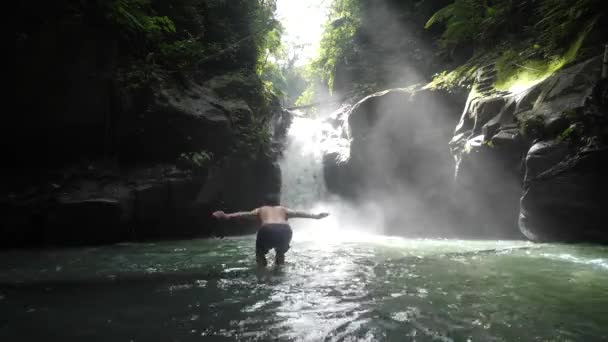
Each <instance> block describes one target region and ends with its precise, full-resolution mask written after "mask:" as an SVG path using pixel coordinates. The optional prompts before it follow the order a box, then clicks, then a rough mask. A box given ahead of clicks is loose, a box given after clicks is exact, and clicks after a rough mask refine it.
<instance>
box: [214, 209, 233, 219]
mask: <svg viewBox="0 0 608 342" xmlns="http://www.w3.org/2000/svg"><path fill="white" fill-rule="evenodd" d="M211 215H213V217H215V218H216V219H218V220H227V219H228V218H229V217H228V215H227V214H226V213H225V212H223V211H221V210H218V211H216V212H214V213H213V214H211Z"/></svg>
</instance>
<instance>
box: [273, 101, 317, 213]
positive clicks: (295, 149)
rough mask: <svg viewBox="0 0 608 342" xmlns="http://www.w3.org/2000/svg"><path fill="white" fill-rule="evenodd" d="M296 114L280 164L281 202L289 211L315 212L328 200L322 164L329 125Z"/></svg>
mask: <svg viewBox="0 0 608 342" xmlns="http://www.w3.org/2000/svg"><path fill="white" fill-rule="evenodd" d="M294 114H296V115H294V118H293V120H292V123H291V126H290V127H289V130H288V132H287V143H286V146H285V152H284V153H283V158H282V160H281V161H280V166H281V174H282V185H281V198H282V202H283V204H284V205H287V206H289V207H294V208H295V207H297V208H301V209H311V208H312V207H313V206H314V205H315V204H316V203H318V202H319V201H321V200H323V199H326V198H327V189H326V187H325V181H324V179H323V161H322V159H323V156H322V150H323V149H322V144H323V142H324V140H325V136H324V132H325V129H326V127H325V126H326V125H325V124H324V123H323V121H321V120H319V119H313V118H306V117H302V116H299V115H298V114H299V113H294Z"/></svg>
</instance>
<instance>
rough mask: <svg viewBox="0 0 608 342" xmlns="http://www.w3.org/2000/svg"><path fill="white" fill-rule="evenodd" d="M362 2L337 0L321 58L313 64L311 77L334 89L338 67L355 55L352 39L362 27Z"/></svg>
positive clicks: (334, 3)
mask: <svg viewBox="0 0 608 342" xmlns="http://www.w3.org/2000/svg"><path fill="white" fill-rule="evenodd" d="M361 7H362V3H361V1H360V0H336V1H334V2H333V3H332V5H331V7H330V9H329V18H328V23H327V24H326V25H325V29H324V31H323V36H322V37H321V43H320V49H319V51H320V53H319V57H318V58H317V59H315V61H313V63H312V70H313V73H312V75H311V76H313V77H314V78H318V79H320V80H321V81H323V82H325V83H326V84H327V85H328V87H329V91H330V92H331V90H332V89H333V86H334V80H335V74H336V66H337V65H338V64H339V63H340V62H342V61H343V60H344V59H348V58H350V57H352V56H353V55H354V54H355V51H354V50H353V44H352V39H353V37H354V35H355V33H356V32H357V29H358V28H359V25H360V17H361Z"/></svg>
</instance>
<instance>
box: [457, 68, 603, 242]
mask: <svg viewBox="0 0 608 342" xmlns="http://www.w3.org/2000/svg"><path fill="white" fill-rule="evenodd" d="M600 67H601V60H600V58H592V59H589V60H586V61H583V62H581V63H578V64H575V65H573V66H571V67H569V68H567V69H565V70H563V71H560V72H557V73H555V74H554V75H552V76H550V77H548V78H547V79H545V80H543V81H542V82H540V83H538V84H536V85H533V86H532V87H530V88H528V89H526V90H524V91H523V92H520V93H504V92H498V91H495V90H492V89H490V90H488V91H486V92H485V93H479V92H476V91H473V92H471V94H470V95H469V99H468V100H467V104H466V106H465V110H464V112H463V114H462V116H461V119H460V122H459V123H458V125H457V126H456V129H455V132H454V136H453V138H452V140H451V142H450V149H451V151H452V154H453V155H454V158H455V160H456V168H455V175H456V180H457V181H458V183H459V185H460V188H459V189H460V190H459V193H460V194H461V195H462V196H463V198H464V199H466V200H469V201H470V203H471V205H472V208H474V210H472V212H473V213H474V215H475V216H477V224H480V225H482V226H483V225H488V224H490V223H499V225H500V226H501V227H500V230H501V231H506V232H509V233H510V234H513V233H514V232H516V231H517V228H518V226H519V230H520V231H521V232H522V233H523V234H524V235H525V236H526V237H528V238H530V239H533V240H562V241H564V240H567V241H571V240H586V241H597V240H598V239H600V236H601V234H599V233H597V225H596V223H594V222H598V220H599V218H598V215H597V214H598V213H599V212H598V211H597V210H596V208H597V206H598V204H599V203H600V202H601V201H599V200H598V197H597V196H596V193H595V191H596V189H597V185H599V184H600V183H601V182H600V179H601V176H600V175H601V174H602V173H601V172H602V171H601V170H602V167H603V166H601V163H600V162H599V158H600V157H599V155H601V154H602V153H603V152H602V153H600V152H598V151H600V150H602V149H603V148H604V147H602V146H606V143H607V142H608V141H607V140H606V137H602V133H601V132H602V127H606V125H607V120H606V119H605V118H606V116H605V111H606V108H605V104H602V103H603V102H602V101H601V99H599V98H597V96H595V98H594V94H597V93H598V86H599V85H600V83H601V82H600V81H599V79H598V78H599V70H600ZM599 93H601V91H599ZM602 113H604V114H602ZM591 140H593V141H597V142H598V143H597V144H595V145H594V146H595V147H594V149H593V152H587V153H582V151H583V150H585V147H583V146H584V145H586V144H587V143H588V141H591ZM587 150H589V149H587ZM583 155H584V157H583ZM579 164H580V165H589V168H585V171H584V172H583V171H581V170H580V169H579V166H576V167H575V165H579ZM565 165H569V166H568V167H566V166H565ZM590 165H594V166H590ZM556 170H561V171H559V172H557V171H556ZM541 175H542V176H541ZM549 175H553V176H549ZM541 179H542V181H541ZM592 180H593V181H592ZM592 182H596V183H595V184H596V186H595V188H594V186H592V185H591V184H592ZM518 193H519V194H522V193H523V196H521V195H518ZM583 207H585V208H587V209H585V210H583V209H581V208H583ZM515 217H519V219H518V220H515ZM577 220H578V221H579V222H581V223H582V226H578V227H577V226H576V222H577ZM516 222H517V223H516ZM585 227H587V228H585ZM585 230H587V231H588V232H594V233H584V231H585Z"/></svg>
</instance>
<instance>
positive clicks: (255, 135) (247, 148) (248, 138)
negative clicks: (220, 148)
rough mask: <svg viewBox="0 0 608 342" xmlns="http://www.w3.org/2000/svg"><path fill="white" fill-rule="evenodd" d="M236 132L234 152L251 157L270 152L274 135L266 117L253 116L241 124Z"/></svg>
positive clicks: (255, 157) (254, 157)
mask: <svg viewBox="0 0 608 342" xmlns="http://www.w3.org/2000/svg"><path fill="white" fill-rule="evenodd" d="M236 134H237V138H238V139H237V141H236V144H235V146H234V150H233V153H234V154H236V155H239V156H241V157H245V158H249V159H257V158H259V157H261V156H264V155H266V156H267V155H269V154H270V152H271V147H272V137H271V133H270V129H269V127H268V124H267V123H266V120H265V119H263V118H253V119H252V120H251V122H248V123H246V124H241V125H239V126H238V128H237V133H236Z"/></svg>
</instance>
